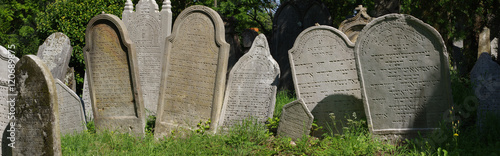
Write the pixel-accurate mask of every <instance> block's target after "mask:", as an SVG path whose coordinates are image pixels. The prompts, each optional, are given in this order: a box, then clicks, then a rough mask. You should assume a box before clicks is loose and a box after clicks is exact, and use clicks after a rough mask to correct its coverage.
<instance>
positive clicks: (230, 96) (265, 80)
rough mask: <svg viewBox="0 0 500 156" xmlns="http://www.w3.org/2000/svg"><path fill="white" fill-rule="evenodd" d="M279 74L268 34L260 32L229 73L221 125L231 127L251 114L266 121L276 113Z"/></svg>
mask: <svg viewBox="0 0 500 156" xmlns="http://www.w3.org/2000/svg"><path fill="white" fill-rule="evenodd" d="M279 74H280V70H279V66H278V63H277V62H276V61H275V60H274V59H273V58H272V56H271V53H270V52H269V44H268V43H267V39H266V36H265V35H264V34H261V35H259V36H258V37H257V38H256V39H255V41H254V44H253V45H252V48H251V49H250V51H249V52H248V53H247V54H245V55H243V57H241V58H240V60H239V61H238V62H237V63H236V64H235V65H234V67H233V70H231V72H230V74H229V78H228V83H227V88H226V93H225V95H224V104H223V107H222V113H221V117H220V120H219V122H220V123H219V126H223V127H225V128H230V127H231V126H233V125H235V124H238V123H241V121H242V120H244V119H249V118H250V117H253V119H256V120H257V121H258V122H260V123H264V122H265V121H267V118H271V117H273V112H274V106H275V103H276V89H277V83H278V80H279Z"/></svg>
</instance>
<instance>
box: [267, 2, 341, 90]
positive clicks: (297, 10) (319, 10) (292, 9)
mask: <svg viewBox="0 0 500 156" xmlns="http://www.w3.org/2000/svg"><path fill="white" fill-rule="evenodd" d="M274 17H275V18H274V19H273V37H272V39H271V45H270V47H271V55H272V56H273V58H274V59H275V60H276V61H277V62H278V64H279V65H280V70H281V72H280V73H281V77H280V82H279V86H278V89H280V90H291V91H292V90H294V88H293V87H294V86H293V80H292V72H291V69H290V61H289V59H288V58H289V57H288V50H290V49H291V48H292V46H293V43H294V42H295V39H296V38H297V36H298V35H299V34H300V33H301V32H302V31H303V30H304V29H307V28H308V27H310V26H314V25H315V23H318V24H321V25H331V24H332V17H331V16H330V12H328V9H327V8H326V6H325V5H324V4H323V3H321V2H320V1H318V0H293V1H288V2H285V3H282V4H281V5H280V6H279V8H278V10H277V11H276V14H275V16H274Z"/></svg>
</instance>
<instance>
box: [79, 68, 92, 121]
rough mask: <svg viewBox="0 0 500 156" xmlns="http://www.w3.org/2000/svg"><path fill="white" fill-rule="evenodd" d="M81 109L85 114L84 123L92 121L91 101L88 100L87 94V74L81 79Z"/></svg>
mask: <svg viewBox="0 0 500 156" xmlns="http://www.w3.org/2000/svg"><path fill="white" fill-rule="evenodd" d="M82 100H83V108H84V112H85V119H86V121H91V120H93V119H94V113H93V110H92V99H91V98H90V92H89V82H88V79H87V73H86V72H85V77H84V78H83V91H82Z"/></svg>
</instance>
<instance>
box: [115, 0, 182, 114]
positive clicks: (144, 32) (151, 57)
mask: <svg viewBox="0 0 500 156" xmlns="http://www.w3.org/2000/svg"><path fill="white" fill-rule="evenodd" d="M132 5H133V4H132V1H130V0H127V2H126V3H125V9H124V10H123V23H125V25H126V26H127V30H128V31H129V34H130V39H132V42H134V43H135V45H136V52H137V61H138V65H139V66H138V67H137V68H138V69H139V71H138V72H139V73H138V74H139V78H140V84H141V88H142V96H143V100H144V107H145V108H146V115H156V107H157V105H158V94H160V82H161V70H162V69H161V68H162V64H163V59H162V57H163V53H164V52H165V50H164V45H165V38H166V37H167V36H169V35H170V32H171V28H172V11H171V10H170V8H171V6H170V0H165V1H164V2H163V6H162V10H161V11H158V5H157V4H156V1H154V0H140V1H139V2H138V3H137V5H136V11H135V12H134V11H133V9H134V8H133V6H132Z"/></svg>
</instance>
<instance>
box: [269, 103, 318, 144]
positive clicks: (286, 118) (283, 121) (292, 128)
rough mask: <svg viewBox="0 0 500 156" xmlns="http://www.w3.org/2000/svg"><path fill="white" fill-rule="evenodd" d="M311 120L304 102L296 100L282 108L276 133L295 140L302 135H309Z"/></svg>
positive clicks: (311, 117) (311, 116)
mask: <svg viewBox="0 0 500 156" xmlns="http://www.w3.org/2000/svg"><path fill="white" fill-rule="evenodd" d="M313 119H314V117H313V115H312V114H311V112H310V111H309V109H307V107H306V105H305V103H304V101H303V100H302V99H297V100H295V101H293V102H290V103H288V104H286V105H285V106H283V110H282V112H281V118H280V123H279V125H278V132H277V133H278V135H280V136H286V137H290V138H292V139H293V140H297V139H298V138H301V137H302V136H303V135H309V131H310V129H311V126H312V123H313Z"/></svg>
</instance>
